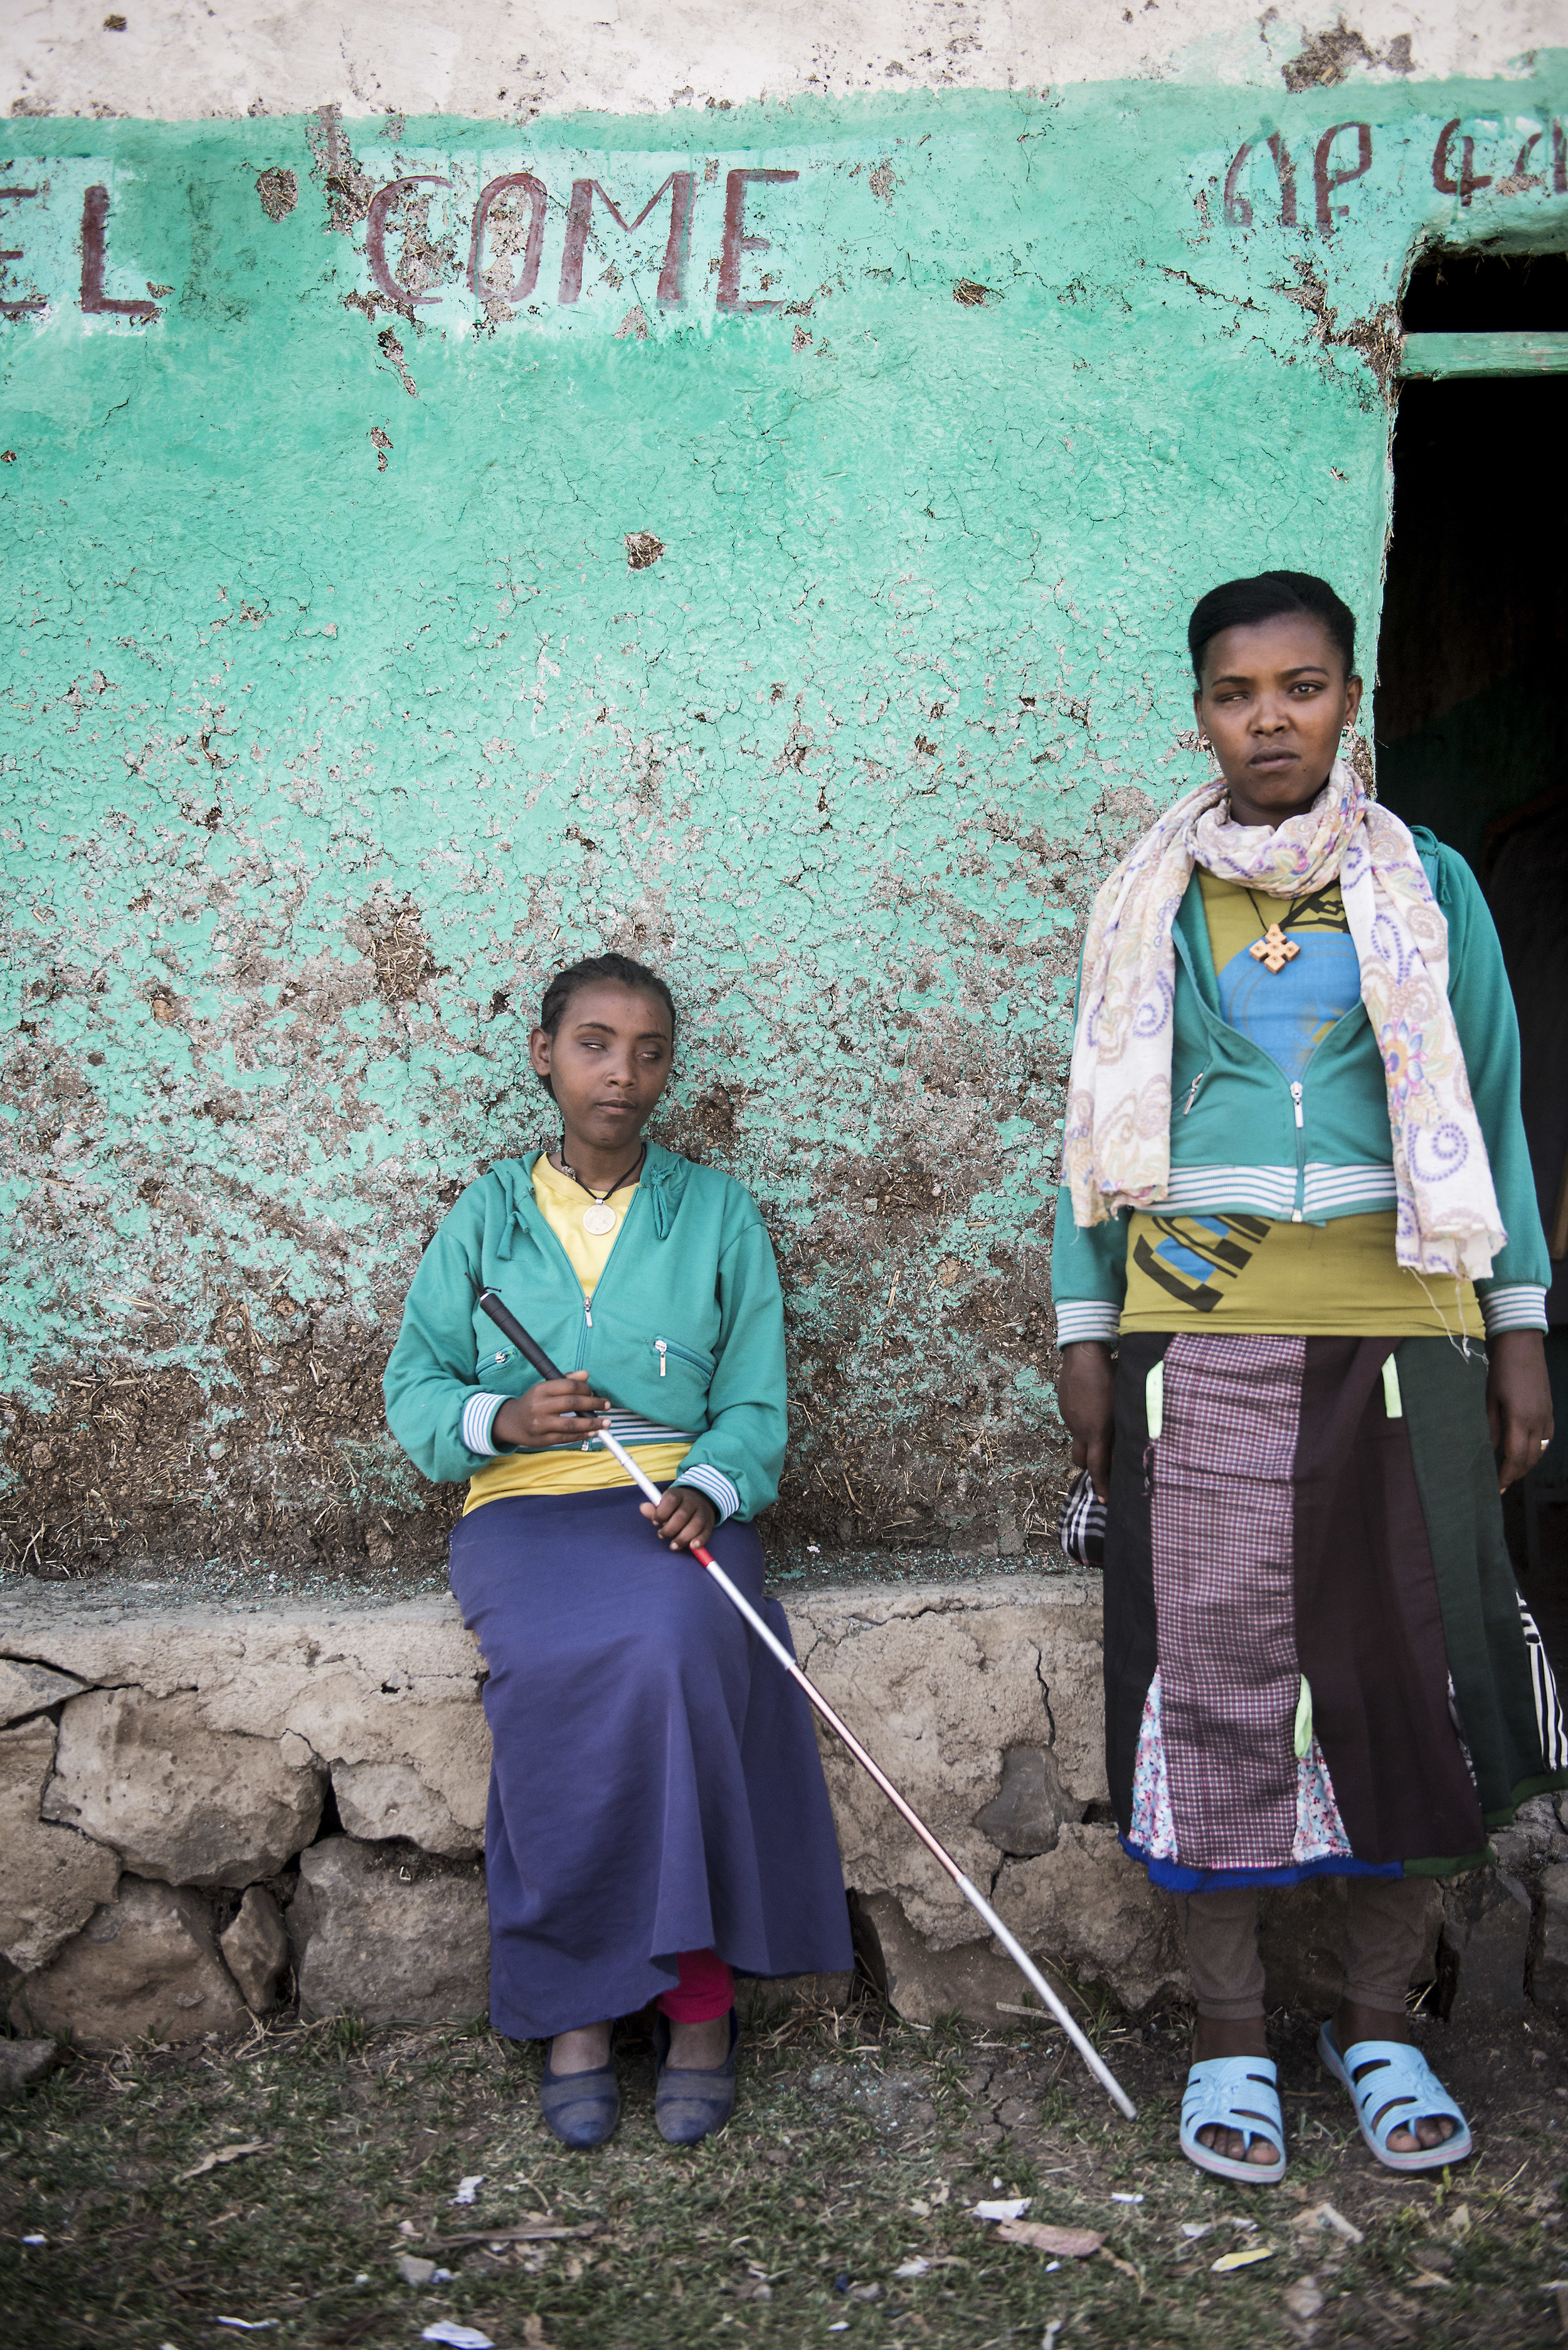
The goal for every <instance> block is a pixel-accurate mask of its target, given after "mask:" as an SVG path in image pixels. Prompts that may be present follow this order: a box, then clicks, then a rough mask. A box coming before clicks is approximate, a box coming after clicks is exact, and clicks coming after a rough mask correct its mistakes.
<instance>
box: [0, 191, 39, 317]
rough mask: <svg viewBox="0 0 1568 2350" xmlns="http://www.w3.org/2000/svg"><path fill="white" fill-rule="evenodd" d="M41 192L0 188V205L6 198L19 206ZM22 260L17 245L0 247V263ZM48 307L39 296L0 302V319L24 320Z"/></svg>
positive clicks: (20, 250)
mask: <svg viewBox="0 0 1568 2350" xmlns="http://www.w3.org/2000/svg"><path fill="white" fill-rule="evenodd" d="M42 192H43V191H42V190H41V189H39V188H0V203H5V201H6V200H7V198H8V199H9V200H10V202H11V203H14V204H19V203H22V201H23V200H24V198H25V197H27V196H36V195H41V194H42ZM22 258H23V253H22V248H21V246H20V245H19V244H13V245H0V261H20V260H21V259H22ZM48 307H49V306H48V304H47V302H46V301H45V300H44V299H43V296H41V295H40V296H38V297H37V298H36V300H34V301H30V302H0V318H25V317H26V316H27V314H28V312H29V311H30V310H47V308H48Z"/></svg>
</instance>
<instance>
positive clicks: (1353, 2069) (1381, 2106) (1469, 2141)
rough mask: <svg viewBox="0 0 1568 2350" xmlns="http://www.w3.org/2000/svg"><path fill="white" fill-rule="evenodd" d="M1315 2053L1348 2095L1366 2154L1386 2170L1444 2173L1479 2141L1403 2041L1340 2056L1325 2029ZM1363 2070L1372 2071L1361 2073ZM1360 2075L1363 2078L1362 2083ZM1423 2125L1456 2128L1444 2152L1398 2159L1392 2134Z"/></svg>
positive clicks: (1422, 2150) (1361, 2046)
mask: <svg viewBox="0 0 1568 2350" xmlns="http://www.w3.org/2000/svg"><path fill="white" fill-rule="evenodd" d="M1317 2053H1318V2055H1319V2057H1320V2058H1321V2059H1322V2061H1323V2063H1324V2064H1325V2065H1326V2067H1327V2068H1328V2070H1329V2071H1330V2072H1331V2073H1332V2074H1334V2079H1335V2080H1336V2081H1337V2082H1339V2084H1340V2085H1341V2086H1342V2087H1343V2088H1345V2089H1348V2091H1349V2092H1350V2102H1351V2104H1352V2105H1353V2106H1355V2118H1356V2120H1357V2122H1358V2123H1359V2124H1360V2126H1361V2135H1362V2137H1364V2138H1365V2139H1366V2145H1367V2148H1368V2151H1369V2152H1370V2153H1372V2154H1375V2155H1376V2158H1377V2159H1378V2161H1379V2162H1380V2163H1381V2164H1382V2165H1383V2167H1384V2168H1385V2169H1386V2170H1441V2169H1442V2168H1443V2167H1444V2165H1445V2164H1446V2163H1449V2162H1463V2160H1464V2159H1465V2157H1466V2156H1467V2155H1468V2154H1469V2153H1470V2152H1471V2151H1472V2149H1473V2147H1474V2145H1475V2140H1474V2139H1473V2138H1472V2137H1471V2136H1470V2126H1469V2122H1468V2121H1466V2119H1465V2117H1464V2116H1463V2114H1462V2113H1461V2112H1460V2111H1459V2107H1458V2106H1456V2105H1455V2103H1454V2101H1453V2099H1452V2097H1450V2096H1449V2093H1448V2091H1447V2089H1445V2088H1444V2086H1443V2085H1442V2083H1441V2082H1440V2081H1439V2080H1438V2076H1437V2074H1435V2073H1434V2072H1433V2070H1432V2068H1431V2066H1430V2065H1429V2064H1428V2062H1427V2060H1426V2058H1425V2057H1424V2056H1423V2055H1422V2054H1421V2052H1420V2050H1419V2049H1418V2048H1412V2047H1411V2046H1410V2045H1409V2044H1408V2043H1407V2042H1406V2041H1403V2040H1357V2041H1355V2043H1353V2045H1352V2046H1350V2047H1349V2048H1347V2049H1346V2050H1345V2054H1344V2055H1343V2056H1342V2055H1341V2054H1340V2053H1339V2049H1338V2047H1337V2045H1336V2044H1335V2042H1334V2026H1333V2025H1332V2024H1331V2023H1325V2024H1324V2027H1323V2030H1322V2031H1321V2032H1320V2033H1318V2035H1317ZM1363 2065H1369V2066H1370V2067H1371V2070H1370V2071H1369V2072H1365V2073H1362V2066H1363ZM1357 2073H1361V2078H1360V2080H1359V2081H1358V2080H1357V2079H1356V2077H1355V2076H1356V2074H1357ZM1425 2121H1434V2122H1436V2121H1445V2122H1452V2123H1453V2125H1454V2134H1453V2136H1452V2137H1446V2138H1445V2139H1444V2140H1443V2142H1442V2144H1441V2146H1422V2147H1417V2148H1416V2150H1415V2151H1414V2153H1411V2154H1395V2153H1394V2152H1393V2151H1392V2149H1391V2148H1390V2147H1389V2144H1388V2141H1389V2139H1390V2138H1391V2137H1393V2135H1394V2132H1395V2131H1396V2130H1398V2129H1411V2128H1413V2126H1414V2125H1415V2124H1416V2123H1417V2122H1425Z"/></svg>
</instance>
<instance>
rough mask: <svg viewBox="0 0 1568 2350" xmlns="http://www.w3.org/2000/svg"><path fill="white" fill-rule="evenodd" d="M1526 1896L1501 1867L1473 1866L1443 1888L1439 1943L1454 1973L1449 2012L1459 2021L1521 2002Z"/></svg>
mask: <svg viewBox="0 0 1568 2350" xmlns="http://www.w3.org/2000/svg"><path fill="white" fill-rule="evenodd" d="M1530 1939H1531V1916H1530V1896H1529V1895H1528V1894H1527V1893H1526V1891H1525V1889H1524V1887H1523V1886H1522V1885H1520V1884H1517V1883H1516V1882H1515V1880H1514V1879H1513V1878H1512V1877H1504V1876H1503V1875H1502V1874H1501V1871H1500V1870H1496V1869H1490V1868H1485V1869H1482V1868H1477V1869H1472V1870H1470V1871H1469V1874H1468V1875H1466V1876H1464V1877H1450V1878H1449V1881H1448V1883H1447V1884H1446V1885H1445V1886H1444V1887H1443V1946H1444V1953H1445V1957H1446V1959H1447V1961H1448V1964H1449V1968H1450V1969H1451V1970H1455V1971H1456V1973H1457V1981H1456V1987H1455V1990H1454V1995H1453V1998H1452V2001H1451V2002H1450V2003H1449V2016H1450V2017H1451V2018H1453V2019H1454V2020H1456V2021H1459V2022H1462V2021H1464V2020H1465V2019H1466V2018H1468V2017H1469V2016H1471V2015H1484V2014H1490V2013H1494V2012H1497V2011H1499V2010H1506V2009H1509V2008H1520V2007H1522V2006H1523V2005H1524V1974H1525V1968H1526V1966H1527V1964H1528V1962H1529V1958H1530Z"/></svg>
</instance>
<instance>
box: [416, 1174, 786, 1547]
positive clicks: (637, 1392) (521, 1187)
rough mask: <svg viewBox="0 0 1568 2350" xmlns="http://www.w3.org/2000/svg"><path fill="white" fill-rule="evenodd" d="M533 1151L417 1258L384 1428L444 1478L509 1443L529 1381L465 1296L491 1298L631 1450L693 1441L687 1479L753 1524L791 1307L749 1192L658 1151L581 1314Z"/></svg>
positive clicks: (773, 1429) (776, 1457)
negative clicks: (504, 1421) (584, 1379)
mask: <svg viewBox="0 0 1568 2350" xmlns="http://www.w3.org/2000/svg"><path fill="white" fill-rule="evenodd" d="M538 1156H539V1153H538V1152H537V1151H536V1150H535V1151H530V1152H529V1154H528V1156H527V1157H526V1158H525V1159H501V1160H499V1161H498V1162H497V1164H496V1165H495V1166H493V1168H491V1170H490V1171H489V1173H488V1174H486V1175H482V1176H481V1177H480V1178H479V1180H478V1181H477V1182H474V1183H471V1184H470V1185H469V1187H468V1189H467V1191H464V1193H463V1194H462V1198H461V1199H460V1200H459V1201H457V1203H456V1205H455V1206H454V1207H453V1208H452V1211H451V1213H450V1214H449V1215H448V1216H447V1217H446V1219H445V1220H444V1222H442V1224H441V1229H440V1231H439V1232H437V1233H436V1235H435V1238H434V1239H433V1240H432V1241H431V1244H430V1246H429V1248H428V1249H426V1251H425V1253H424V1255H423V1257H422V1258H421V1261H420V1268H419V1271H418V1272H417V1273H416V1274H415V1275H414V1278H413V1285H412V1286H411V1288H410V1291H409V1296H408V1303H407V1305H405V1306H404V1308H403V1321H402V1327H401V1329H400V1331H399V1333H398V1343H397V1345H396V1346H395V1347H393V1349H392V1356H391V1360H390V1361H389V1363H388V1365H387V1372H386V1378H385V1381H384V1388H385V1393H386V1398H387V1419H388V1422H389V1426H390V1428H391V1430H392V1433H393V1435H394V1436H395V1437H396V1438H397V1440H398V1441H399V1443H400V1445H401V1446H402V1448H403V1450H404V1451H405V1452H406V1453H407V1454H408V1456H409V1458H410V1461H412V1462H413V1463H414V1465H415V1467H416V1468H418V1469H421V1470H422V1471H424V1474H425V1475H426V1476H427V1477H429V1478H430V1479H431V1481H432V1482H434V1483H436V1484H438V1485H439V1484H445V1483H448V1482H451V1481H452V1480H453V1479H456V1478H460V1477H471V1476H472V1474H473V1472H474V1471H475V1470H476V1469H480V1468H483V1466H484V1464H485V1462H486V1461H493V1460H494V1459H495V1458H496V1457H497V1455H498V1453H499V1451H502V1450H504V1449H506V1448H503V1447H497V1446H495V1445H493V1444H492V1443H491V1440H490V1430H491V1426H492V1423H493V1420H494V1418H495V1415H496V1413H497V1412H498V1411H499V1410H500V1409H501V1406H502V1404H503V1403H504V1402H505V1401H506V1400H507V1399H508V1398H509V1397H512V1396H519V1395H522V1394H523V1393H524V1391H525V1390H526V1389H527V1388H531V1387H532V1386H534V1385H535V1381H536V1379H537V1378H538V1376H539V1375H538V1373H537V1372H536V1371H535V1370H533V1369H532V1368H531V1367H530V1366H529V1365H528V1364H527V1363H526V1362H524V1359H523V1357H521V1356H520V1355H519V1354H518V1353H517V1352H516V1350H515V1348H514V1347H513V1346H512V1345H511V1343H510V1341H509V1340H507V1339H505V1338H504V1337H503V1336H502V1335H501V1333H500V1332H499V1331H498V1330H497V1329H496V1327H495V1325H494V1324H493V1322H492V1321H491V1320H490V1318H489V1316H488V1315H485V1314H483V1313H482V1312H481V1311H480V1309H479V1307H478V1305H477V1304H476V1303H475V1301H476V1299H477V1297H478V1295H479V1293H480V1291H481V1290H482V1289H493V1290H494V1291H495V1292H496V1294H497V1295H498V1296H500V1297H501V1298H502V1299H503V1300H504V1303H505V1304H506V1305H509V1306H510V1307H511V1309H512V1311H513V1313H514V1315H516V1316H517V1319H518V1320H519V1321H520V1322H521V1323H522V1325H523V1326H524V1329H525V1330H527V1332H528V1333H529V1335H530V1336H532V1337H535V1338H536V1339H537V1340H538V1342H539V1344H540V1346H541V1347H543V1348H544V1350H545V1353H546V1354H547V1355H548V1356H549V1357H550V1358H551V1360H552V1362H554V1363H556V1365H557V1366H558V1367H559V1368H560V1369H561V1370H562V1371H563V1372H566V1371H580V1370H586V1371H587V1374H588V1378H589V1388H590V1392H591V1393H593V1394H595V1395H602V1396H605V1397H607V1399H608V1400H609V1402H610V1403H611V1404H612V1405H613V1406H614V1407H615V1408H616V1412H615V1419H614V1421H613V1423H612V1424H613V1425H614V1428H615V1432H616V1434H617V1435H618V1436H620V1437H621V1439H622V1441H623V1442H624V1441H627V1440H633V1441H635V1440H637V1439H638V1437H639V1436H640V1437H641V1439H642V1440H644V1441H646V1440H650V1439H651V1438H652V1437H653V1436H655V1435H668V1434H670V1433H671V1432H673V1431H680V1432H681V1433H683V1434H690V1435H692V1436H694V1437H695V1439H696V1441H695V1442H694V1444H693V1445H692V1447H691V1452H690V1453H689V1454H688V1456H687V1458H686V1459H685V1461H682V1462H681V1465H680V1483H681V1484H683V1485H691V1486H695V1487H696V1488H697V1490H698V1491H699V1492H703V1493H706V1494H707V1496H708V1498H709V1500H710V1501H711V1502H712V1503H713V1504H714V1506H715V1507H716V1509H717V1510H718V1512H719V1515H720V1519H721V1521H722V1520H723V1519H725V1518H729V1517H742V1518H753V1517H755V1516H756V1514H757V1513H758V1511H759V1510H765V1509H766V1508H767V1506H768V1504H769V1503H770V1502H772V1501H774V1500H776V1498H777V1495H778V1487H779V1472H780V1471H781V1470H782V1469H783V1467H784V1443H785V1439H786V1435H787V1429H788V1423H787V1419H786V1414H785V1405H784V1297H783V1294H782V1292H781V1290H780V1288H779V1276H778V1268H777V1266H776V1265H775V1264H774V1252H773V1244H772V1243H771V1242H770V1241H769V1239H768V1235H767V1231H766V1228H765V1227H764V1225H763V1220H762V1217H761V1216H760V1215H759V1214H758V1212H757V1207H756V1202H755V1201H753V1198H752V1195H751V1193H750V1192H749V1191H746V1190H745V1188H744V1187H743V1185H742V1184H740V1183H737V1182H735V1181H734V1180H733V1179H732V1177H730V1176H728V1175H723V1174H721V1173H720V1172H719V1171H718V1170H717V1169H715V1168H711V1167H697V1166H694V1165H693V1164H692V1162H691V1160H690V1159H678V1158H677V1157H676V1156H675V1154H674V1153H673V1152H672V1151H669V1150H662V1149H659V1145H658V1144H657V1143H654V1142H650V1143H649V1146H648V1157H647V1159H646V1160H645V1161H644V1164H643V1169H642V1174H641V1177H640V1179H639V1183H638V1188H637V1191H635V1192H634V1194H633V1196H632V1201H631V1205H630V1207H629V1208H628V1210H627V1212H626V1216H625V1219H624V1220H623V1222H622V1224H621V1228H620V1231H619V1232H618V1234H617V1236H616V1243H615V1246H614V1248H613V1249H612V1250H611V1251H610V1255H609V1262H608V1263H607V1265H606V1267H605V1270H604V1272H603V1274H601V1276H600V1278H599V1281H598V1283H597V1286H596V1288H595V1290H594V1295H593V1302H592V1305H588V1303H587V1301H586V1300H585V1298H584V1295H583V1290H582V1284H581V1283H580V1282H579V1281H578V1279H577V1276H576V1274H575V1273H574V1272H573V1270H572V1266H571V1262H570V1260H569V1258H568V1257H567V1255H566V1250H565V1249H564V1248H563V1247H562V1246H561V1243H560V1242H559V1241H558V1240H557V1239H556V1235H555V1233H554V1232H552V1231H551V1230H550V1227H549V1225H548V1224H547V1223H546V1222H545V1218H544V1217H543V1215H541V1213H540V1211H539V1206H538V1202H537V1201H536V1200H535V1197H534V1183H533V1174H534V1165H535V1160H536V1159H537V1158H538ZM630 1422H639V1423H641V1424H642V1425H641V1427H640V1428H639V1429H638V1430H637V1432H636V1434H635V1435H634V1434H633V1430H632V1427H631V1425H630ZM552 1449H554V1448H552Z"/></svg>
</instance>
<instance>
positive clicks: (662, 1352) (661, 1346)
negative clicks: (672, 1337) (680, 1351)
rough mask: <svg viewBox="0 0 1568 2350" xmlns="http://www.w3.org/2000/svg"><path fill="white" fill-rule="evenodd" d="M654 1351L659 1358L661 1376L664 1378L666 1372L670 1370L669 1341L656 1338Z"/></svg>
mask: <svg viewBox="0 0 1568 2350" xmlns="http://www.w3.org/2000/svg"><path fill="white" fill-rule="evenodd" d="M653 1351H654V1353H655V1354H656V1355H657V1356H658V1357H659V1378H663V1377H664V1374H665V1372H666V1371H667V1370H668V1369H669V1368H670V1341H669V1339H668V1338H656V1339H655V1340H654V1342H653Z"/></svg>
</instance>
